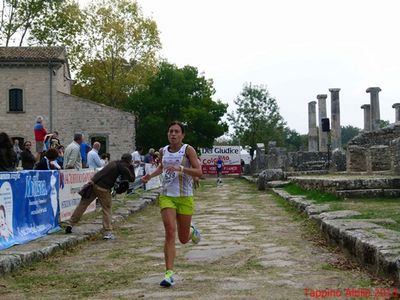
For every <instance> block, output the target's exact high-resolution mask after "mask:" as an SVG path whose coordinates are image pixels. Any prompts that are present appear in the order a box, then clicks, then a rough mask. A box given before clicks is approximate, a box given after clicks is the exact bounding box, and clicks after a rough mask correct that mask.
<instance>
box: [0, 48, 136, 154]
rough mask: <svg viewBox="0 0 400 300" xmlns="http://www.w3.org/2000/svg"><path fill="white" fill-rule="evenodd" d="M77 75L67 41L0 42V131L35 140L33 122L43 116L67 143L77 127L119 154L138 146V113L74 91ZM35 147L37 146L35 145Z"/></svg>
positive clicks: (49, 125) (92, 140)
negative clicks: (49, 44) (68, 55)
mask: <svg viewBox="0 0 400 300" xmlns="http://www.w3.org/2000/svg"><path fill="white" fill-rule="evenodd" d="M72 84H73V81H72V79H71V74H70V70H69V65H68V60H67V58H66V52H65V49H64V48H63V47H0V105H1V109H0V128H1V129H0V131H5V132H7V133H8V134H9V135H10V136H11V137H12V138H18V139H19V140H20V142H22V141H24V140H30V141H32V142H34V133H33V125H34V123H35V120H36V117H37V116H39V115H40V116H43V117H44V120H45V121H44V126H45V128H46V129H47V131H48V132H51V131H54V130H56V131H58V132H59V137H60V140H61V143H62V144H63V145H65V146H66V145H68V144H69V143H70V142H71V141H72V139H73V135H74V133H76V132H81V133H83V134H84V136H85V141H86V142H87V143H90V144H92V143H93V142H94V141H99V142H101V144H102V149H101V151H103V152H109V153H111V159H118V158H119V157H120V156H121V154H122V153H124V152H129V153H131V152H132V151H133V149H134V147H135V117H134V115H133V114H131V113H128V112H123V111H121V110H119V109H115V108H112V107H109V106H106V105H103V104H99V103H96V102H93V101H90V100H87V99H83V98H79V97H76V96H73V95H71V87H72ZM33 149H35V148H33Z"/></svg>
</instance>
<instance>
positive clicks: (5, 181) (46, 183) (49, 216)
mask: <svg viewBox="0 0 400 300" xmlns="http://www.w3.org/2000/svg"><path fill="white" fill-rule="evenodd" d="M59 175H60V173H59V171H20V172H0V250H3V249H6V248H9V247H11V246H12V245H15V244H23V243H26V242H29V241H31V240H34V239H37V238H39V237H41V236H44V235H46V234H48V233H50V232H53V231H56V230H59V229H60V227H59V224H58V216H59V204H58V203H59V201H58V200H59V177H60V176H59Z"/></svg>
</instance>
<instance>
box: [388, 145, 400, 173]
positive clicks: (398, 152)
mask: <svg viewBox="0 0 400 300" xmlns="http://www.w3.org/2000/svg"><path fill="white" fill-rule="evenodd" d="M390 158H391V170H392V171H393V173H394V174H396V175H400V138H396V139H394V140H393V141H392V142H391V143H390Z"/></svg>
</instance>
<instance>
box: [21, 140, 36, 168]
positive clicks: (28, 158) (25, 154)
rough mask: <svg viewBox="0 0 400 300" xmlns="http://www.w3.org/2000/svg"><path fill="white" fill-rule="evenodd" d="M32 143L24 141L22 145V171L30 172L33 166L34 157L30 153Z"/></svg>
mask: <svg viewBox="0 0 400 300" xmlns="http://www.w3.org/2000/svg"><path fill="white" fill-rule="evenodd" d="M31 149H32V143H31V141H26V142H25V143H24V150H22V152H21V163H22V169H24V170H32V169H33V166H34V165H35V161H36V160H35V156H33V154H32V152H31Z"/></svg>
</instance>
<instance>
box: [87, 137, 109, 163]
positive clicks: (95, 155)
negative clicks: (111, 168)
mask: <svg viewBox="0 0 400 300" xmlns="http://www.w3.org/2000/svg"><path fill="white" fill-rule="evenodd" d="M100 147H101V144H100V143H99V142H95V143H94V144H93V148H92V150H90V151H89V153H88V156H87V161H88V166H89V168H91V169H97V168H102V167H104V164H105V163H104V161H103V162H102V161H101V159H100V156H99V150H100Z"/></svg>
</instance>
